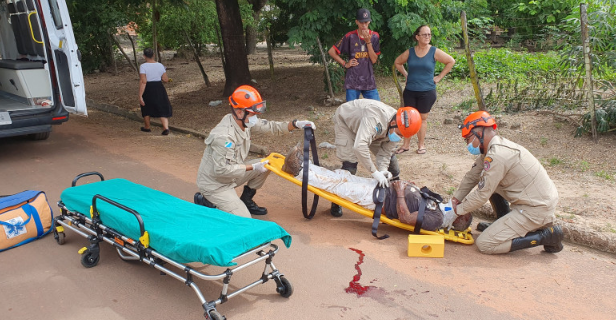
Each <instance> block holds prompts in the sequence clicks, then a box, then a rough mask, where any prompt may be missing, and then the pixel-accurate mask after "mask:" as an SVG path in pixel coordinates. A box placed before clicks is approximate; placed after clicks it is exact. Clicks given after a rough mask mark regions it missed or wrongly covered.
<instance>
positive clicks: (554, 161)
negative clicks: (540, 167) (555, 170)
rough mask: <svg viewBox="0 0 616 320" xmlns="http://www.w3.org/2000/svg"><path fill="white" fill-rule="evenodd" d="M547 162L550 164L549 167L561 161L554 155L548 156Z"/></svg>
mask: <svg viewBox="0 0 616 320" xmlns="http://www.w3.org/2000/svg"><path fill="white" fill-rule="evenodd" d="M548 163H549V164H550V166H551V167H554V166H557V165H559V164H562V163H563V161H562V160H561V159H559V158H556V157H554V158H550V160H548Z"/></svg>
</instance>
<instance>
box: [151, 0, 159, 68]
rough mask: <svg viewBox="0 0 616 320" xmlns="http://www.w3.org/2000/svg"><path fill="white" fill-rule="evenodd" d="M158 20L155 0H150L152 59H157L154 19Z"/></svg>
mask: <svg viewBox="0 0 616 320" xmlns="http://www.w3.org/2000/svg"><path fill="white" fill-rule="evenodd" d="M157 20H158V9H157V8H156V0H152V50H154V60H156V61H159V56H158V40H157V39H156V35H157V33H156V21H157Z"/></svg>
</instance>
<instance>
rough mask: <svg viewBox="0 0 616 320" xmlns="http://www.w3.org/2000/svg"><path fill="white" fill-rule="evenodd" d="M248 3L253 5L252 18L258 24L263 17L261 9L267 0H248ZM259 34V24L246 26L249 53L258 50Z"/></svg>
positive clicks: (247, 50)
mask: <svg viewBox="0 0 616 320" xmlns="http://www.w3.org/2000/svg"><path fill="white" fill-rule="evenodd" d="M248 3H250V4H251V5H252V18H253V19H254V21H255V24H257V25H258V24H259V19H261V10H262V9H263V7H264V6H265V4H266V3H267V0H248ZM257 35H258V33H257V26H247V27H246V52H247V53H248V54H254V53H255V52H256V51H257Z"/></svg>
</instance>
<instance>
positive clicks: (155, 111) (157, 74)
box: [139, 48, 171, 136]
mask: <svg viewBox="0 0 616 320" xmlns="http://www.w3.org/2000/svg"><path fill="white" fill-rule="evenodd" d="M143 57H144V58H145V63H143V64H141V66H140V67H139V77H140V81H139V104H140V105H141V116H142V117H143V122H144V123H145V126H143V127H141V131H143V132H151V131H152V129H150V117H152V118H160V122H161V123H162V124H163V132H162V135H164V136H166V135H168V134H169V117H171V103H170V102H169V96H167V90H165V87H164V86H163V82H169V78H168V77H167V70H166V69H165V66H163V65H162V64H161V63H159V62H156V61H155V60H154V59H153V57H154V51H153V50H152V49H151V48H146V49H145V50H143Z"/></svg>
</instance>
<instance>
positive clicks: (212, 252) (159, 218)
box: [61, 179, 291, 266]
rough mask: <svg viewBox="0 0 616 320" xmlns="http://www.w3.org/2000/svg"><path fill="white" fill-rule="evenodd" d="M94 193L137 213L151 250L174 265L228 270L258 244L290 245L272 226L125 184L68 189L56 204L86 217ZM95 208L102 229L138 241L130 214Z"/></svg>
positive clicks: (112, 208) (115, 181) (110, 207)
mask: <svg viewBox="0 0 616 320" xmlns="http://www.w3.org/2000/svg"><path fill="white" fill-rule="evenodd" d="M96 194H99V195H101V196H104V197H106V198H109V199H111V200H113V201H115V202H118V203H120V204H122V205H124V206H126V207H129V208H131V209H133V210H135V211H137V212H138V213H139V214H140V215H141V218H142V219H143V223H144V226H145V230H146V231H148V233H149V235H150V247H152V248H153V249H155V250H156V251H158V252H159V253H161V254H163V255H164V256H166V257H168V258H170V259H172V260H174V261H176V262H179V263H190V262H202V263H205V264H212V265H217V266H233V265H236V263H235V262H232V261H231V260H233V259H234V258H235V257H237V256H239V255H241V254H242V253H244V252H246V251H249V250H250V249H252V248H254V247H257V246H259V245H261V244H264V243H267V242H270V241H273V240H276V239H282V240H283V241H284V243H285V245H286V246H287V247H289V246H290V245H291V236H290V235H289V234H288V233H287V232H286V231H285V230H284V229H282V227H280V226H279V225H277V224H276V223H275V222H271V221H262V220H256V219H250V218H243V217H239V216H235V215H232V214H229V213H226V212H223V211H220V210H218V209H211V208H207V207H204V206H200V205H196V204H194V203H190V202H188V201H184V200H182V199H178V198H176V197H174V196H171V195H169V194H166V193H164V192H161V191H157V190H154V189H150V188H148V187H145V186H142V185H139V184H136V183H133V182H130V181H128V180H125V179H112V180H106V181H101V182H95V183H89V184H84V185H80V186H76V187H71V188H68V189H66V190H64V192H62V195H61V200H62V202H63V203H64V205H65V206H66V208H67V209H69V210H70V211H74V212H79V213H81V214H86V215H88V216H89V214H90V206H91V205H92V198H93V197H94V195H96ZM96 208H97V210H98V211H99V214H100V216H101V220H102V222H103V224H104V225H106V226H108V227H110V228H112V229H114V230H116V231H118V232H119V233H121V234H123V235H125V236H127V237H130V238H132V239H135V240H138V239H139V236H140V232H139V223H138V222H137V219H136V218H135V216H134V215H132V214H130V213H129V212H127V211H125V210H122V209H119V208H118V207H116V206H113V205H110V204H108V203H106V202H104V201H101V200H100V199H98V200H96Z"/></svg>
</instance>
